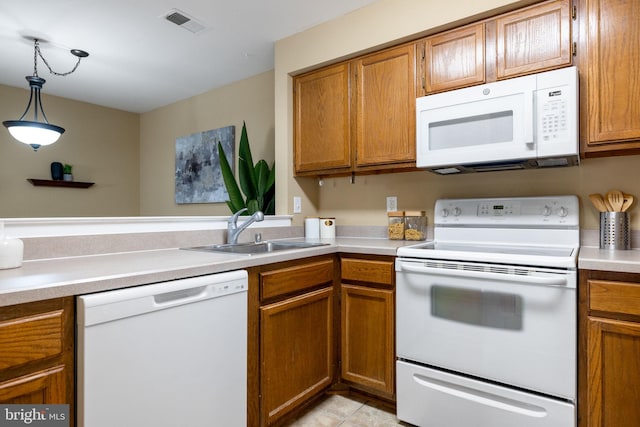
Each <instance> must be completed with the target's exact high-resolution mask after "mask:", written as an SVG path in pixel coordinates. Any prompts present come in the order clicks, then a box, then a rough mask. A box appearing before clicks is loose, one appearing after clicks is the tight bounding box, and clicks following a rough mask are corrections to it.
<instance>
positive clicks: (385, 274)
mask: <svg viewBox="0 0 640 427" xmlns="http://www.w3.org/2000/svg"><path fill="white" fill-rule="evenodd" d="M341 277H342V280H355V281H358V282H368V283H379V284H381V285H389V286H391V285H393V261H376V260H369V259H353V258H343V259H342V260H341Z"/></svg>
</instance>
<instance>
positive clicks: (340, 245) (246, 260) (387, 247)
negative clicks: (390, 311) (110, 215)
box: [0, 237, 640, 306]
mask: <svg viewBox="0 0 640 427" xmlns="http://www.w3.org/2000/svg"><path fill="white" fill-rule="evenodd" d="M287 240H304V239H287ZM325 243H329V244H328V245H326V246H318V247H311V248H305V249H296V250H292V251H279V252H272V253H268V254H259V255H258V254H255V255H250V256H249V255H242V254H224V253H213V252H201V251H187V250H182V249H178V248H172V249H158V250H147V251H135V252H119V253H111V254H103V255H89V256H77V257H67V258H55V259H40V260H33V261H24V262H23V264H22V267H20V268H13V269H7V270H0V306H7V305H13V304H20V303H25V302H32V301H38V300H45V299H49V298H59V297H64V296H71V295H81V294H86V293H92V292H101V291H106V290H111V289H118V288H125V287H129V286H137V285H143V284H148V283H157V282H163V281H168V280H175V279H180V278H185V277H192V276H199V275H204V274H214V273H219V272H223V271H230V270H238V269H243V268H248V267H254V266H258V265H263V264H271V263H275V262H282V261H289V260H294V259H299V258H306V257H312V256H317V255H325V254H331V253H338V252H342V253H359V254H371V255H391V256H395V255H396V250H397V248H399V247H401V246H406V245H410V244H416V243H419V242H409V241H403V240H387V239H377V238H355V237H348V238H347V237H339V238H337V239H330V240H325ZM578 268H580V269H588V270H604V271H614V272H627V273H640V250H627V251H624V250H617V251H611V250H603V249H598V248H597V247H589V246H583V247H581V248H580V254H579V257H578Z"/></svg>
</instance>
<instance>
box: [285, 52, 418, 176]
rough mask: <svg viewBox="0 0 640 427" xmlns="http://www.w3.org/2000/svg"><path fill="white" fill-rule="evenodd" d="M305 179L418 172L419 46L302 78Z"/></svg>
mask: <svg viewBox="0 0 640 427" xmlns="http://www.w3.org/2000/svg"><path fill="white" fill-rule="evenodd" d="M293 86H294V159H295V161H294V163H295V173H296V175H298V176H304V175H311V176H319V175H340V174H349V173H355V172H364V173H368V172H374V171H380V170H398V169H403V168H411V169H413V168H415V99H416V63H415V45H414V44H413V43H411V44H407V45H401V46H397V47H394V48H391V49H387V50H384V51H380V52H376V53H374V54H371V55H366V56H363V57H360V58H357V59H355V60H352V61H349V62H344V63H340V64H337V65H334V66H330V67H326V68H323V69H320V70H317V71H312V72H310V73H306V74H303V75H300V76H296V77H295V78H294V81H293Z"/></svg>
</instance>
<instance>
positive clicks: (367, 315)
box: [340, 255, 395, 399]
mask: <svg viewBox="0 0 640 427" xmlns="http://www.w3.org/2000/svg"><path fill="white" fill-rule="evenodd" d="M361 257H362V256H359V257H357V258H356V257H353V256H350V255H345V256H342V257H341V260H340V264H341V307H340V310H341V337H342V339H341V351H340V353H341V363H340V365H341V377H342V380H343V381H344V382H346V383H347V384H348V385H350V386H351V387H354V388H356V389H361V390H364V391H366V392H368V393H371V394H374V395H378V396H380V397H383V398H386V399H393V398H394V395H395V294H394V283H395V280H394V272H393V271H394V270H393V258H392V257H373V256H370V257H366V258H361Z"/></svg>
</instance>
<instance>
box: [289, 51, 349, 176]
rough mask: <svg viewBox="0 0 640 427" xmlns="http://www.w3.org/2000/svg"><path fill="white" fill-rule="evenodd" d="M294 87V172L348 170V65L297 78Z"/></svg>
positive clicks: (339, 65) (312, 172)
mask: <svg viewBox="0 0 640 427" xmlns="http://www.w3.org/2000/svg"><path fill="white" fill-rule="evenodd" d="M293 85H294V144H293V145H294V148H293V149H294V159H295V161H294V163H295V165H294V166H295V173H296V174H298V175H304V174H307V175H312V174H317V173H318V172H322V171H334V172H336V171H340V170H344V169H346V170H349V169H350V168H351V131H350V126H351V118H350V105H349V102H350V100H349V64H348V63H341V64H338V65H334V66H331V67H328V68H324V69H321V70H318V71H313V72H310V73H307V74H304V75H301V76H298V77H295V78H294V80H293Z"/></svg>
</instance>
